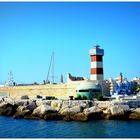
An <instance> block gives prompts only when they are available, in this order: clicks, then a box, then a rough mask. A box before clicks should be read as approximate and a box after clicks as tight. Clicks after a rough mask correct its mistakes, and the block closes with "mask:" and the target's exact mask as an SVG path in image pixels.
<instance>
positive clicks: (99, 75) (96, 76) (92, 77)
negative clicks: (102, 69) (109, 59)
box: [90, 74, 103, 80]
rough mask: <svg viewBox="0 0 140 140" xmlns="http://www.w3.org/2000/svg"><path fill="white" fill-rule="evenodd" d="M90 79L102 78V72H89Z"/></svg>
mask: <svg viewBox="0 0 140 140" xmlns="http://www.w3.org/2000/svg"><path fill="white" fill-rule="evenodd" d="M90 80H103V74H91V75H90Z"/></svg>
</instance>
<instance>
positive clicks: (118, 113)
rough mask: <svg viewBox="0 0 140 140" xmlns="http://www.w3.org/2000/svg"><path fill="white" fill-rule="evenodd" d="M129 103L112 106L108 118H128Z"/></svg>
mask: <svg viewBox="0 0 140 140" xmlns="http://www.w3.org/2000/svg"><path fill="white" fill-rule="evenodd" d="M129 112H130V110H129V106H128V105H114V106H111V107H110V114H107V118H108V119H127V118H128V115H129Z"/></svg>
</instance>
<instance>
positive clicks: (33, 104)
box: [26, 102, 36, 112]
mask: <svg viewBox="0 0 140 140" xmlns="http://www.w3.org/2000/svg"><path fill="white" fill-rule="evenodd" d="M26 108H27V109H28V110H30V111H31V112H32V111H33V110H34V109H35V108H36V104H35V103H34V102H31V103H30V104H29V105H27V106H26Z"/></svg>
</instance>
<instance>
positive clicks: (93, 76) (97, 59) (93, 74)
mask: <svg viewBox="0 0 140 140" xmlns="http://www.w3.org/2000/svg"><path fill="white" fill-rule="evenodd" d="M103 55H104V50H103V49H100V46H99V45H96V46H95V48H93V49H91V50H90V57H91V69H90V80H103V79H104V76H103Z"/></svg>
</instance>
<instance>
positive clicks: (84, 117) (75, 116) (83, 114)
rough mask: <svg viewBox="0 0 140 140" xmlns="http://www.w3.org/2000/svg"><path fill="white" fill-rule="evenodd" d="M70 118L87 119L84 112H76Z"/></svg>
mask: <svg viewBox="0 0 140 140" xmlns="http://www.w3.org/2000/svg"><path fill="white" fill-rule="evenodd" d="M70 118H71V119H72V120H74V121H87V120H88V117H87V115H86V114H85V113H77V114H75V115H73V116H70Z"/></svg>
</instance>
